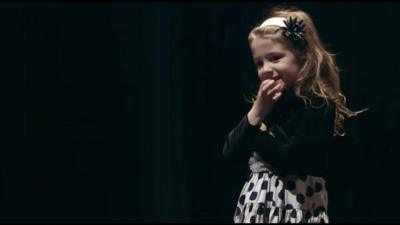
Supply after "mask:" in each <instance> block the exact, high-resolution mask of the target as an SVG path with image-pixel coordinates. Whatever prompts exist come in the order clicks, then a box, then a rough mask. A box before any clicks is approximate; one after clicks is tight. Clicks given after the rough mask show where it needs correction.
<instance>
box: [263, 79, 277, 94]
mask: <svg viewBox="0 0 400 225" xmlns="http://www.w3.org/2000/svg"><path fill="white" fill-rule="evenodd" d="M277 84H278V82H276V81H275V80H271V81H270V82H266V83H265V84H264V85H263V86H262V87H261V90H262V92H265V91H267V90H269V89H272V88H273V87H275V86H276V85H277Z"/></svg>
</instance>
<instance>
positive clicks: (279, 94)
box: [272, 91, 282, 101]
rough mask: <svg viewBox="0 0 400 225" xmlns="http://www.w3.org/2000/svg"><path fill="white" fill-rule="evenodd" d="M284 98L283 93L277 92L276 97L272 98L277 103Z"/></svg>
mask: <svg viewBox="0 0 400 225" xmlns="http://www.w3.org/2000/svg"><path fill="white" fill-rule="evenodd" d="M281 96H282V92H280V91H279V92H276V93H275V95H274V97H272V100H274V101H276V100H278V99H279V98H280V97H281Z"/></svg>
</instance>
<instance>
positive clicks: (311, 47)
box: [248, 6, 368, 136]
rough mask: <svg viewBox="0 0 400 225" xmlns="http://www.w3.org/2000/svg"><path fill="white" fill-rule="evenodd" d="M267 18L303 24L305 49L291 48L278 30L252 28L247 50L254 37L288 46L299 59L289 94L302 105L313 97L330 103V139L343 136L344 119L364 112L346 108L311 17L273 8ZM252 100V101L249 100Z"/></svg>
mask: <svg viewBox="0 0 400 225" xmlns="http://www.w3.org/2000/svg"><path fill="white" fill-rule="evenodd" d="M271 17H285V18H289V17H292V18H297V19H300V20H302V21H303V22H304V24H305V29H306V32H305V39H306V41H307V45H306V46H305V48H302V49H299V48H296V47H295V46H294V45H292V44H291V42H290V41H289V40H287V39H286V38H285V37H283V34H282V28H280V27H278V26H262V27H260V26H259V25H258V26H256V27H255V28H253V29H252V30H251V31H250V33H249V36H248V41H249V44H250V46H251V44H252V42H253V40H254V39H255V38H257V37H262V38H274V37H275V38H274V39H276V40H278V41H280V42H283V43H284V44H285V45H289V46H288V47H289V48H290V49H294V53H295V54H296V55H297V57H298V58H299V60H300V62H301V64H302V66H301V69H300V72H299V73H300V78H299V79H298V80H297V81H296V83H295V84H294V86H293V92H294V94H295V95H296V96H298V97H300V98H302V99H303V100H304V102H305V103H306V105H311V106H312V104H311V99H310V98H309V97H308V96H309V95H310V94H311V95H316V96H319V97H322V98H323V99H325V102H326V104H329V101H328V100H331V101H332V102H334V104H335V106H336V112H335V122H334V133H333V135H334V136H344V135H345V131H344V128H343V123H344V119H345V117H347V118H349V117H353V116H356V115H358V114H360V113H362V112H364V111H366V110H368V109H363V110H359V111H352V110H350V109H349V108H347V106H346V97H345V96H344V94H343V93H342V91H341V88H340V77H339V68H338V66H337V64H336V60H335V55H334V54H331V53H330V52H328V51H327V50H326V49H325V48H324V45H323V43H322V41H321V40H320V38H319V35H318V32H317V29H316V27H315V25H314V23H313V21H312V19H311V17H310V16H309V15H308V14H307V13H306V12H304V11H302V10H300V9H298V8H296V7H287V6H277V7H274V8H272V9H271V11H270V12H269V14H268V16H267V18H266V19H268V18H271ZM253 100H254V99H253Z"/></svg>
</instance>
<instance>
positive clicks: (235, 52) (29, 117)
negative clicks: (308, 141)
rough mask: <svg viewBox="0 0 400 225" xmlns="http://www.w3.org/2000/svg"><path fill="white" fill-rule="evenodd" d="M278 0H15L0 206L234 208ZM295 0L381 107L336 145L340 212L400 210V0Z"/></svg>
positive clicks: (350, 93)
mask: <svg viewBox="0 0 400 225" xmlns="http://www.w3.org/2000/svg"><path fill="white" fill-rule="evenodd" d="M271 5H274V3H273V2H266V3H261V2H259V3H228V2H226V3H211V2H208V3H183V2H175V3H173V2H170V3H168V2H159V3H156V2H154V3H128V2H125V3H107V2H98V3H50V2H47V3H46V2H44V3H39V2H37V3H22V2H20V3H1V4H0V57H1V58H0V60H1V61H0V77H1V81H0V84H1V88H0V90H1V92H2V93H1V96H2V97H3V98H2V101H1V109H2V110H1V112H2V117H1V118H2V121H1V127H2V129H1V132H2V134H1V136H2V139H3V141H1V151H0V154H1V155H0V160H1V161H0V165H1V167H0V169H1V171H0V175H1V179H0V181H1V185H0V207H1V208H0V222H11V221H12V222H49V221H53V222H54V221H56V222H63V221H66V222H76V221H79V222H157V221H158V222H231V221H232V216H233V213H234V209H235V206H236V200H237V197H238V195H239V193H240V190H241V187H242V185H243V184H244V181H245V179H246V177H247V175H248V173H249V170H248V168H247V167H246V165H233V164H231V163H230V162H227V161H226V160H225V159H224V158H223V157H222V154H221V151H222V146H223V143H224V141H225V137H226V135H227V133H228V132H229V131H230V130H231V129H232V128H233V126H234V125H235V124H236V123H237V122H238V121H239V120H240V119H241V118H242V116H243V115H244V113H246V111H247V110H248V109H249V107H250V105H249V104H247V103H246V102H245V101H244V100H243V93H245V92H246V91H247V90H248V89H249V87H250V86H252V85H255V84H257V75H256V71H255V69H254V67H253V64H252V61H251V55H250V51H249V48H248V46H247V35H248V32H249V31H250V29H251V28H252V27H253V26H254V25H255V24H256V23H257V22H259V21H260V20H261V19H262V16H263V13H264V12H265V10H266V9H268V8H269V7H270V6H271ZM291 5H295V6H298V7H300V8H302V9H304V10H305V11H307V12H308V13H309V14H310V15H311V16H312V18H313V19H314V21H315V24H316V26H317V28H318V30H319V32H320V35H321V38H322V40H323V41H324V42H325V43H326V44H328V45H327V47H328V49H329V50H330V51H331V52H333V53H335V54H337V62H338V64H339V67H340V68H341V70H342V73H341V76H342V77H341V78H342V80H341V81H342V88H343V92H344V93H345V94H346V96H347V98H348V106H349V107H350V108H351V109H355V110H356V109H361V108H363V107H368V108H370V110H369V111H368V112H366V113H364V114H362V115H361V116H359V117H356V118H353V119H349V120H347V121H346V128H347V133H348V135H347V136H346V137H345V138H342V139H339V140H337V148H336V151H334V152H332V153H331V155H330V157H329V164H328V166H329V168H330V175H329V179H328V190H329V211H330V217H331V221H333V222H336V221H385V222H386V221H400V215H399V214H398V210H397V209H398V205H397V202H398V201H399V200H400V198H399V193H398V187H399V185H400V182H399V180H398V179H399V176H398V173H397V172H398V170H399V169H400V166H399V163H398V158H399V156H400V153H398V152H397V150H398V147H397V146H398V144H397V142H398V132H397V130H398V129H399V128H398V127H399V114H398V112H399V109H400V104H399V103H400V102H399V100H398V97H399V96H400V93H399V92H400V88H399V87H398V82H399V81H400V78H399V77H400V74H399V72H400V70H399V69H400V67H399V66H400V63H399V62H398V58H399V56H398V54H399V40H400V36H399V32H398V31H397V30H398V21H399V20H400V13H399V12H400V4H398V3H389V2H386V3H361V2H353V3H333V2H329V3H312V2H306V3H301V2H296V3H291Z"/></svg>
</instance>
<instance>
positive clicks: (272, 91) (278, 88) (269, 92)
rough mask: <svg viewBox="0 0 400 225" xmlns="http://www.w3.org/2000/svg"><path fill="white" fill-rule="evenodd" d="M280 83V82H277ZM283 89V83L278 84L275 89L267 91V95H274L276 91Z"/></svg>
mask: <svg viewBox="0 0 400 225" xmlns="http://www.w3.org/2000/svg"><path fill="white" fill-rule="evenodd" d="M276 83H278V82H276ZM281 89H282V83H278V84H276V85H275V86H274V87H271V88H270V89H269V90H268V91H267V95H271V94H272V93H274V92H276V91H280V90H281Z"/></svg>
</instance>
